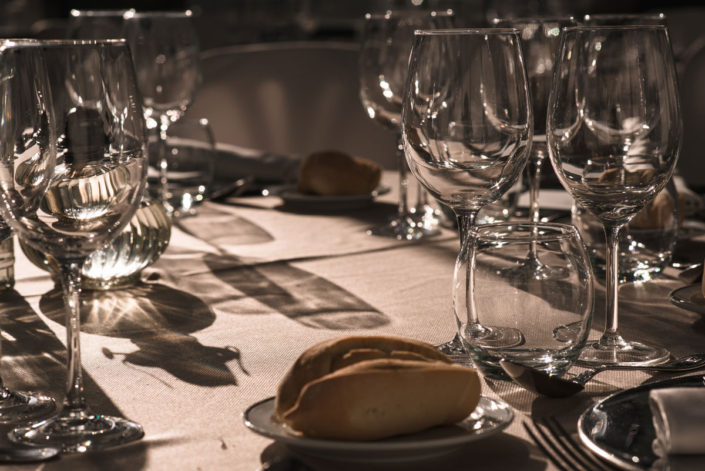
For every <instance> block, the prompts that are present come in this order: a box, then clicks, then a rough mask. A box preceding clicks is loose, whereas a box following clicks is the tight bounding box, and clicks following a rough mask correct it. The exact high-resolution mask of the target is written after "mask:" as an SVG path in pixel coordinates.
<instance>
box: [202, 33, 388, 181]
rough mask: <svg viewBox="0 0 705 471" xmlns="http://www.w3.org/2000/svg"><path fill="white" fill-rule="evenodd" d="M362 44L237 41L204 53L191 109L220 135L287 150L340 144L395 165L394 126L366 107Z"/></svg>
mask: <svg viewBox="0 0 705 471" xmlns="http://www.w3.org/2000/svg"><path fill="white" fill-rule="evenodd" d="M357 56H358V47H357V46H356V45H355V44H350V43H340V42H296V43H268V44H252V45H237V46H228V47H224V48H218V49H212V50H207V51H204V52H203V53H202V56H201V58H202V61H201V68H202V73H203V83H202V86H201V88H200V90H199V91H198V93H197V95H196V99H195V100H194V103H193V105H192V107H191V111H190V112H189V113H190V114H192V115H193V116H197V117H205V118H208V120H209V121H210V124H211V126H212V128H213V131H214V133H215V136H216V139H217V140H218V142H224V143H228V144H233V145H237V146H241V147H247V148H253V149H260V150H264V151H271V152H276V153H284V154H299V155H302V156H303V155H306V154H308V153H311V152H314V151H319V150H327V149H335V150H340V151H343V152H347V153H349V154H352V155H357V156H361V157H365V158H368V159H371V160H374V161H376V162H378V163H380V164H381V165H383V166H384V167H386V168H396V163H395V162H396V160H395V146H396V142H395V137H394V133H392V132H390V131H388V130H386V129H383V128H382V127H381V126H379V125H378V124H376V123H374V122H373V121H372V120H371V119H370V118H368V117H367V115H366V114H365V112H364V110H363V108H362V105H361V103H360V98H359V92H358V78H357V75H358V74H357Z"/></svg>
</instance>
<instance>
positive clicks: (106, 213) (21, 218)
mask: <svg viewBox="0 0 705 471" xmlns="http://www.w3.org/2000/svg"><path fill="white" fill-rule="evenodd" d="M37 53H40V54H41V55H42V56H43V57H44V59H45V62H46V68H47V72H48V76H49V84H50V89H51V94H52V103H53V111H54V119H53V123H54V126H53V127H51V126H50V128H51V130H50V131H47V132H43V133H35V134H33V135H32V134H29V132H28V131H30V130H31V128H29V130H24V129H22V130H21V132H22V135H23V136H26V137H27V138H29V137H31V136H33V137H34V139H35V142H32V143H31V147H29V146H27V147H24V148H23V147H19V146H15V150H14V152H13V150H12V147H11V146H5V149H4V152H3V154H2V158H3V171H2V172H0V214H2V217H3V218H4V219H5V220H6V221H7V222H8V224H9V225H10V226H11V227H12V229H13V230H15V231H16V233H17V234H18V236H19V237H21V238H22V239H23V241H24V242H25V243H27V244H29V245H30V246H31V247H32V248H34V249H35V250H40V251H43V252H45V253H47V254H49V255H51V256H52V257H54V259H56V260H57V262H58V265H59V268H60V271H61V283H62V287H63V292H64V302H65V305H66V341H67V349H68V355H67V359H68V364H67V370H68V371H67V373H68V374H67V384H66V397H65V399H64V402H63V407H62V410H61V411H60V413H59V414H58V415H57V416H55V417H53V418H50V419H48V420H45V421H42V422H37V423H34V424H30V425H28V426H23V427H19V428H16V429H14V430H13V431H11V432H10V434H9V437H10V439H11V440H13V441H15V442H19V443H24V444H31V445H40V446H44V445H51V446H55V447H59V448H61V449H62V450H63V451H64V452H85V451H88V450H91V449H99V448H106V447H109V446H114V445H119V444H122V443H127V442H130V441H133V440H137V439H139V438H141V437H142V436H143V431H142V427H140V426H139V425H138V424H136V423H134V422H131V421H129V420H126V419H123V418H119V417H109V416H105V415H102V414H94V413H93V412H91V411H90V409H89V408H88V405H87V403H86V399H85V397H84V391H83V372H82V368H81V347H80V316H79V294H80V285H81V268H82V265H83V263H84V261H85V260H86V258H87V257H88V256H89V255H90V254H91V253H92V252H94V251H95V250H97V249H100V248H102V247H103V246H105V245H106V244H107V243H108V242H110V241H111V240H112V239H113V238H115V237H116V236H117V235H118V234H119V233H120V232H121V231H122V229H123V228H124V227H125V225H126V224H127V223H128V222H129V221H130V219H131V218H132V216H133V215H134V213H135V211H136V210H137V207H138V205H139V203H140V200H141V197H142V193H143V191H144V185H145V179H146V171H147V157H146V138H145V128H144V118H143V116H142V109H141V103H140V101H139V93H138V91H137V83H136V79H135V75H134V69H133V66H132V60H131V58H130V53H129V50H128V48H127V45H126V44H125V42H124V41H122V40H103V41H69V40H67V41H44V42H41V43H39V44H34V45H21V46H17V47H16V48H11V49H9V50H8V51H7V52H6V54H12V55H15V56H17V57H26V56H33V55H35V54H37ZM42 119H44V120H48V122H49V123H51V122H52V117H51V115H50V114H49V113H45V114H44V116H43V117H42ZM2 142H3V144H5V141H4V140H3V141H2ZM44 190H46V191H44ZM38 195H39V197H38Z"/></svg>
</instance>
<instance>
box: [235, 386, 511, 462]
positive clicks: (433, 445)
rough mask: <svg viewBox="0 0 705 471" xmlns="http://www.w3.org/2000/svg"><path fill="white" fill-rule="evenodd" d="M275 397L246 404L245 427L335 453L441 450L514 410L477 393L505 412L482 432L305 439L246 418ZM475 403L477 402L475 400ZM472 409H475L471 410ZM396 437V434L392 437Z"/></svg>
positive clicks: (468, 438) (492, 431)
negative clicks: (423, 437) (424, 437)
mask: <svg viewBox="0 0 705 471" xmlns="http://www.w3.org/2000/svg"><path fill="white" fill-rule="evenodd" d="M274 400H275V398H274V396H270V397H267V398H265V399H262V400H259V401H257V402H255V403H254V404H252V405H250V406H249V407H248V408H247V409H246V410H245V411H244V412H243V414H242V417H243V422H244V424H245V426H246V427H247V428H248V429H250V430H251V431H253V432H254V433H257V434H259V435H262V436H264V437H267V438H271V439H273V440H279V441H281V442H283V443H285V444H287V445H290V446H293V447H296V448H300V449H311V450H319V451H323V450H324V451H327V452H335V451H340V452H361V451H368V452H378V453H394V452H402V451H408V450H409V449H410V448H411V447H413V449H415V450H417V451H419V452H422V451H427V450H433V449H443V448H453V447H457V446H460V445H462V444H464V443H468V442H472V441H476V440H480V439H483V438H486V437H489V436H492V435H495V434H497V433H500V432H501V431H502V430H504V429H505V428H507V427H508V426H509V425H510V424H511V423H512V422H513V421H514V418H515V413H514V410H513V409H512V407H511V406H510V405H509V404H508V403H506V402H505V401H503V400H501V399H495V398H490V397H488V396H484V395H481V396H480V402H482V401H483V400H484V401H489V403H490V404H491V405H493V406H494V407H497V406H499V407H501V409H502V410H503V412H504V413H505V414H507V418H506V420H504V421H502V422H500V423H499V424H497V425H496V426H495V427H493V428H491V429H487V430H486V431H483V432H482V433H463V434H459V435H457V436H453V437H445V438H436V439H427V440H403V439H402V440H398V441H384V440H372V441H348V440H325V439H320V438H308V437H303V436H295V435H287V434H276V433H271V432H268V431H266V430H263V429H262V428H261V427H260V426H258V425H257V424H255V423H253V422H252V421H251V420H250V416H251V413H252V411H254V410H255V409H257V408H258V407H263V406H266V405H267V403H273V402H274ZM478 406H479V403H478ZM475 410H476V409H475ZM473 412H474V410H473ZM473 412H471V413H470V414H468V416H467V417H466V418H465V419H463V420H467V419H468V417H470V415H472V413H473ZM418 433H423V432H418ZM414 435H416V434H409V435H408V436H410V437H413V436H414ZM399 437H404V435H400V436H399ZM394 438H397V439H398V437H394Z"/></svg>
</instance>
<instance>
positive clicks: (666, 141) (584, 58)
mask: <svg viewBox="0 0 705 471" xmlns="http://www.w3.org/2000/svg"><path fill="white" fill-rule="evenodd" d="M678 99H679V98H678V84H677V81H676V72H675V66H674V62H673V56H672V52H671V45H670V42H669V38H668V33H667V31H666V28H665V27H663V26H658V25H657V26H644V25H640V26H579V27H573V28H566V29H564V30H563V33H562V38H561V45H560V52H559V56H558V59H557V66H556V71H555V75H554V79H553V86H552V89H551V94H550V98H549V104H548V110H549V112H548V118H547V138H548V146H549V152H550V157H551V163H552V164H553V167H554V170H555V171H556V174H557V176H558V178H559V180H560V181H561V183H562V185H563V186H564V187H565V188H566V190H568V192H569V193H570V194H571V195H572V196H573V198H575V200H576V202H577V203H578V204H580V205H581V206H583V207H584V208H587V209H589V210H590V212H591V213H593V214H594V215H595V216H596V217H597V218H598V219H599V220H600V221H601V222H602V224H603V225H604V228H605V234H606V238H607V256H606V265H607V282H606V284H605V292H606V302H605V304H606V328H605V332H604V334H603V335H602V337H601V338H600V340H599V341H598V342H596V343H594V344H592V345H590V346H589V347H588V348H586V349H585V351H584V352H583V355H582V359H584V360H585V361H588V362H593V363H599V364H604V363H609V364H620V365H642V364H654V363H659V362H662V361H664V360H666V359H667V358H668V356H669V353H668V351H667V350H666V349H665V348H662V347H656V346H651V345H647V344H644V343H639V342H634V341H627V340H625V339H624V338H623V337H622V336H621V335H620V333H619V330H618V293H617V290H618V257H619V251H618V241H619V234H620V230H621V229H622V227H623V226H624V225H625V224H627V223H628V222H629V221H630V220H631V219H632V218H633V217H634V215H635V214H636V213H638V212H639V210H641V209H642V208H643V207H644V206H645V205H646V204H647V203H648V202H649V201H651V200H652V199H653V198H654V197H655V196H656V195H657V194H658V193H659V192H660V191H661V190H662V189H663V188H664V186H665V185H666V183H667V182H668V181H669V179H670V178H671V176H672V175H673V171H674V169H675V166H676V161H677V158H678V152H679V149H680V143H681V134H682V131H681V129H682V126H681V117H680V105H679V101H678Z"/></svg>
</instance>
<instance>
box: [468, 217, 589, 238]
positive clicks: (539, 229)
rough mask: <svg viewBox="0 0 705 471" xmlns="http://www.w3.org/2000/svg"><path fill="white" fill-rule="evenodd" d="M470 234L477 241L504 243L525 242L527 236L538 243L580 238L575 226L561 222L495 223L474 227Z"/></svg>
mask: <svg viewBox="0 0 705 471" xmlns="http://www.w3.org/2000/svg"><path fill="white" fill-rule="evenodd" d="M470 232H471V234H472V237H474V238H477V239H496V240H498V239H501V240H502V241H525V240H526V238H527V235H530V236H531V238H532V240H538V241H543V240H556V239H559V240H563V239H570V238H575V237H576V236H578V237H579V234H578V231H577V229H576V228H575V226H573V225H572V224H565V223H561V222H538V223H534V222H494V223H490V224H480V225H477V226H473V227H472V228H471V229H470Z"/></svg>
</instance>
